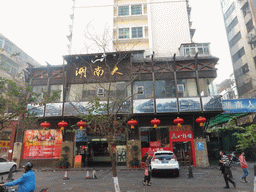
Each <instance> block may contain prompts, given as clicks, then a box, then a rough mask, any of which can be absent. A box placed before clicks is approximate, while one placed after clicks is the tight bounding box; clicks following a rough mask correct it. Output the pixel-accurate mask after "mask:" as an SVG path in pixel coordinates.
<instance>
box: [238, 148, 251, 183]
mask: <svg viewBox="0 0 256 192" xmlns="http://www.w3.org/2000/svg"><path fill="white" fill-rule="evenodd" d="M239 160H240V166H241V168H242V169H243V171H244V175H243V176H242V177H241V179H242V181H243V182H245V183H248V181H246V177H247V175H249V170H248V165H247V163H246V161H245V157H244V152H242V153H241V155H240V156H239Z"/></svg>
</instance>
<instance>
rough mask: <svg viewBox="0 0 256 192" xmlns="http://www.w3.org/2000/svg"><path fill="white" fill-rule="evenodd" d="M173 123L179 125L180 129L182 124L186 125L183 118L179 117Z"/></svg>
mask: <svg viewBox="0 0 256 192" xmlns="http://www.w3.org/2000/svg"><path fill="white" fill-rule="evenodd" d="M173 123H175V124H177V126H178V127H182V125H181V124H182V123H184V120H183V119H182V118H179V117H177V118H176V119H174V120H173Z"/></svg>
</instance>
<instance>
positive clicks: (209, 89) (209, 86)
mask: <svg viewBox="0 0 256 192" xmlns="http://www.w3.org/2000/svg"><path fill="white" fill-rule="evenodd" d="M213 80H214V78H200V79H199V88H200V95H201V96H213V95H217V94H218V93H217V87H216V85H215V84H214V83H212V82H213Z"/></svg>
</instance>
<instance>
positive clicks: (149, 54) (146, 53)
mask: <svg viewBox="0 0 256 192" xmlns="http://www.w3.org/2000/svg"><path fill="white" fill-rule="evenodd" d="M153 54H154V51H153V50H152V49H148V50H145V51H144V58H149V59H150V58H152V56H153Z"/></svg>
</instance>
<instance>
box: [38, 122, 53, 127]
mask: <svg viewBox="0 0 256 192" xmlns="http://www.w3.org/2000/svg"><path fill="white" fill-rule="evenodd" d="M40 126H41V127H43V129H46V128H49V127H51V124H50V123H48V122H47V121H45V122H43V123H41V124H40Z"/></svg>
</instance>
